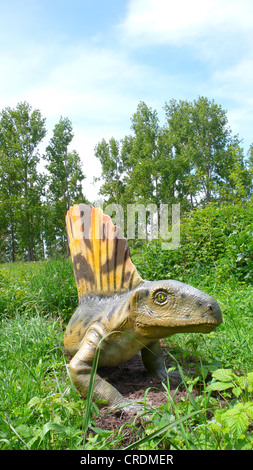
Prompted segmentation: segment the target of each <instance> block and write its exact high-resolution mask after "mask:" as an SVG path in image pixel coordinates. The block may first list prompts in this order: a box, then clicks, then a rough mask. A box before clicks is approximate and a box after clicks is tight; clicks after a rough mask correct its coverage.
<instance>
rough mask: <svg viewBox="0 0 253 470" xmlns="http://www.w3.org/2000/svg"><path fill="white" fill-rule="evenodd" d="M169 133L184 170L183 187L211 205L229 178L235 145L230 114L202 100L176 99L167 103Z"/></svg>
mask: <svg viewBox="0 0 253 470" xmlns="http://www.w3.org/2000/svg"><path fill="white" fill-rule="evenodd" d="M165 112H166V117H167V124H168V132H169V135H170V139H171V144H172V146H173V151H174V153H175V158H176V159H177V160H178V162H181V165H182V166H183V167H184V170H185V171H184V175H185V176H184V178H183V179H182V186H183V187H184V193H185V194H187V193H188V197H190V202H191V207H193V206H194V198H195V201H196V199H197V200H198V201H199V202H206V203H208V202H210V201H211V200H213V199H215V197H216V194H217V193H219V189H220V188H221V186H222V184H223V181H224V180H226V179H227V178H228V175H229V168H231V164H232V162H231V159H230V155H229V152H228V148H231V146H232V145H233V143H232V137H231V130H230V129H229V126H228V120H227V116H226V112H225V111H224V110H223V109H222V108H221V106H219V105H217V104H215V103H214V101H213V100H212V101H209V100H208V99H207V98H204V97H199V98H198V100H194V101H193V102H192V103H190V102H188V101H179V102H178V103H177V102H176V101H175V100H172V101H171V102H170V104H166V106H165Z"/></svg>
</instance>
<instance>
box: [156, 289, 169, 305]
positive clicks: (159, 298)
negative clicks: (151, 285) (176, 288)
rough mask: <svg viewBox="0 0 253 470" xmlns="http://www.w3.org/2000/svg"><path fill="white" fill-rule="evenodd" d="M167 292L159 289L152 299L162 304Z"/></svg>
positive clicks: (165, 299)
mask: <svg viewBox="0 0 253 470" xmlns="http://www.w3.org/2000/svg"><path fill="white" fill-rule="evenodd" d="M167 298H168V296H167V294H166V293H165V292H162V291H159V292H157V293H156V294H155V296H154V301H155V302H156V303H158V304H164V303H166V301H167Z"/></svg>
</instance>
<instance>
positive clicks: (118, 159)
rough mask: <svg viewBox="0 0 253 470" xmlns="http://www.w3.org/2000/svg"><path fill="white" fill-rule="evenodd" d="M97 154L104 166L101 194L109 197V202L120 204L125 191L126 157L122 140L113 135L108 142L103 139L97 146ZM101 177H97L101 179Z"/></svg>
mask: <svg viewBox="0 0 253 470" xmlns="http://www.w3.org/2000/svg"><path fill="white" fill-rule="evenodd" d="M95 156H96V157H97V158H98V159H99V161H100V163H101V167H102V179H103V180H104V182H103V184H102V187H101V190H100V194H101V195H104V196H106V197H108V199H107V203H116V204H119V203H121V202H122V196H123V193H124V171H125V158H124V155H123V153H122V142H120V141H117V140H116V139H114V137H112V138H111V139H110V140H109V142H108V143H107V142H106V141H105V139H102V141H101V142H99V143H98V144H97V145H96V147H95ZM100 179H101V178H95V180H97V181H98V180H100Z"/></svg>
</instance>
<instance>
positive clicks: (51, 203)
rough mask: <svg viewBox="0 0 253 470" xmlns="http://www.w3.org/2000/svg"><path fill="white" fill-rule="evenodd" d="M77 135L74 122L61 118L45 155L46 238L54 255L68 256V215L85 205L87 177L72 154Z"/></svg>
mask: <svg viewBox="0 0 253 470" xmlns="http://www.w3.org/2000/svg"><path fill="white" fill-rule="evenodd" d="M73 136H74V134H73V129H72V124H71V122H70V120H69V119H68V118H63V117H61V118H60V121H59V123H58V124H56V125H55V127H54V130H53V137H52V138H51V139H50V142H49V145H48V146H47V148H46V154H45V156H44V158H45V160H46V162H47V163H46V169H47V170H48V186H47V194H46V195H47V202H46V206H45V238H46V246H47V251H48V254H49V255H50V256H54V255H55V253H57V252H60V253H64V252H65V253H66V252H67V254H68V243H67V238H66V228H65V215H66V212H67V210H68V209H69V207H70V206H71V205H72V204H74V203H79V202H84V196H83V191H82V181H83V180H84V178H85V176H84V174H83V171H82V168H81V161H80V157H79V155H78V153H77V152H76V151H75V150H74V151H71V152H69V145H70V143H71V141H72V139H73Z"/></svg>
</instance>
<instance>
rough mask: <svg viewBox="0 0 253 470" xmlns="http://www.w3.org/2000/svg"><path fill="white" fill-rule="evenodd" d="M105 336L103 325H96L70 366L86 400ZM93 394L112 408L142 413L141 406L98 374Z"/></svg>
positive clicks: (72, 374) (77, 385) (79, 389)
mask: <svg viewBox="0 0 253 470" xmlns="http://www.w3.org/2000/svg"><path fill="white" fill-rule="evenodd" d="M104 336H105V331H104V329H103V327H102V326H101V324H98V323H94V324H93V325H92V326H91V328H90V329H89V330H88V332H87V334H86V335H85V337H84V339H83V341H82V344H81V346H80V349H79V350H78V352H77V353H76V354H75V356H74V357H73V359H72V360H71V362H70V364H69V371H70V376H71V378H72V381H73V383H74V385H75V387H76V388H77V390H78V391H79V392H80V394H81V395H82V396H83V397H84V398H87V394H88V389H89V385H90V380H91V370H92V365H93V361H94V358H95V355H96V351H97V348H98V346H99V343H100V341H101V339H102V338H103V337H104ZM93 393H94V397H95V398H97V399H100V400H102V401H104V402H106V404H107V405H108V406H109V407H111V408H116V407H122V406H123V407H126V410H129V411H140V406H139V405H137V404H136V405H135V404H133V402H131V401H130V400H127V399H125V398H124V397H123V396H122V395H121V393H120V392H118V390H117V389H116V388H115V387H113V386H112V385H111V384H109V383H108V382H106V381H105V380H103V379H102V378H101V377H100V376H99V375H98V374H96V375H95V381H94V389H93ZM128 405H129V406H128Z"/></svg>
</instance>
